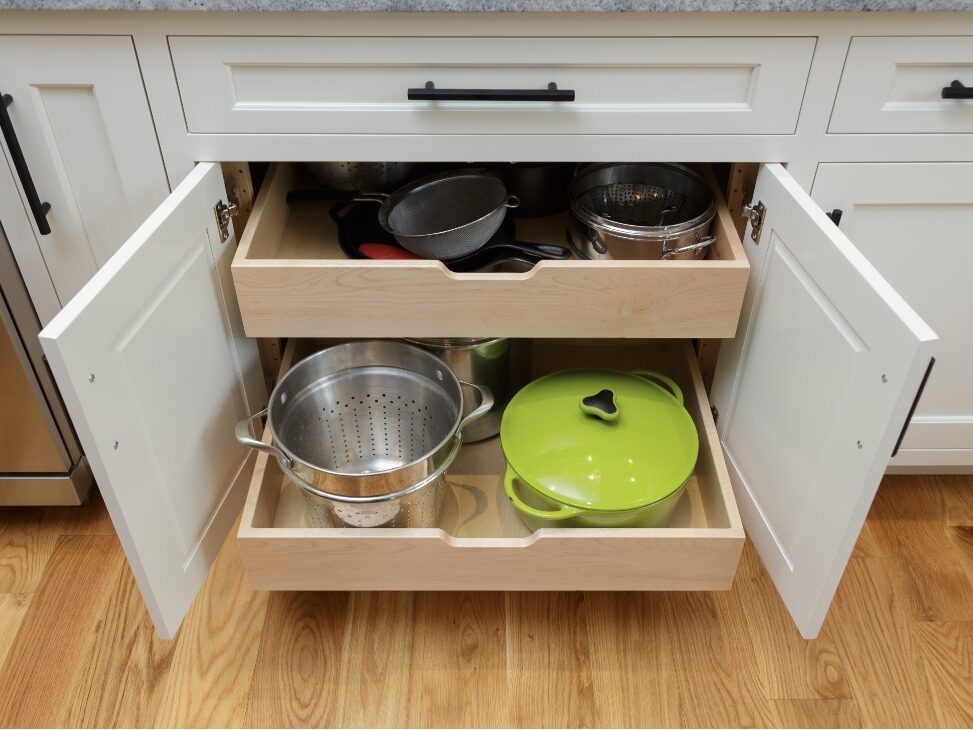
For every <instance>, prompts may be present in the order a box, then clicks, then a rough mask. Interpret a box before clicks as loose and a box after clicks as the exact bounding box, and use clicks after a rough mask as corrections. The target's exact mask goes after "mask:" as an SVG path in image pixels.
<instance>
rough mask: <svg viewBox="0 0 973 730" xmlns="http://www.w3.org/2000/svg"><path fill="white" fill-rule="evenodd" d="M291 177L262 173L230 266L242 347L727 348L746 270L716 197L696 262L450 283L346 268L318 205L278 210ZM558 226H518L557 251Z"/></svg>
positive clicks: (362, 266)
mask: <svg viewBox="0 0 973 730" xmlns="http://www.w3.org/2000/svg"><path fill="white" fill-rule="evenodd" d="M305 174H306V173H305V172H304V170H303V166H301V165H294V164H279V165H274V166H272V167H271V169H270V171H269V172H268V173H267V178H266V179H265V181H264V184H263V187H262V188H261V191H260V194H259V195H258V197H257V200H256V203H255V205H254V210H253V214H252V215H251V217H250V221H249V223H248V224H247V227H246V230H245V231H244V233H243V236H242V237H241V241H240V246H239V249H238V250H237V254H236V256H235V258H234V260H233V281H234V284H235V287H236V294H237V299H238V301H239V304H240V312H241V315H242V317H243V324H244V328H245V330H246V333H247V335H249V336H250V337H399V336H401V335H402V334H403V333H404V332H408V333H409V335H410V336H413V337H454V336H457V335H462V336H463V337H537V336H543V337H667V338H682V337H712V338H723V337H733V336H734V334H735V333H736V327H737V320H738V319H739V316H740V310H741V308H742V306H743V294H744V291H745V290H746V287H747V276H748V275H749V272H750V266H749V264H748V262H747V257H746V254H745V252H744V250H743V245H742V244H741V242H740V237H739V235H738V234H737V232H736V229H735V228H734V225H733V221H732V219H731V217H730V213H729V210H728V209H727V207H726V203H725V202H724V200H723V198H722V196H721V195H720V193H719V191H716V192H715V194H716V197H717V215H716V218H715V220H714V222H713V229H712V233H713V234H714V235H715V236H716V242H715V243H714V244H713V245H712V246H711V247H710V251H709V253H708V255H707V257H706V258H705V259H700V260H690V261H676V260H670V261H621V260H619V261H607V260H603V261H587V260H571V261H542V262H540V263H539V264H537V265H536V266H534V267H533V268H532V269H531V270H530V271H527V272H525V273H470V274H465V273H464V274H457V273H453V272H452V271H450V270H449V269H447V268H446V266H445V265H443V264H442V263H441V262H440V261H433V260H408V261H372V260H367V259H349V258H347V257H346V256H345V254H344V253H342V251H341V248H340V246H339V243H338V234H337V230H336V225H335V223H334V221H333V220H332V218H331V216H330V215H329V212H328V210H329V207H330V206H329V205H328V204H327V203H326V202H315V203H310V204H309V203H299V204H293V205H289V204H288V203H287V193H288V192H289V191H291V190H293V189H294V188H296V187H301V186H307V185H313V184H314V183H313V181H312V180H310V179H308V178H307V177H302V176H303V175H305ZM567 223H568V220H567V216H566V215H560V216H552V217H549V218H536V219H530V220H527V221H518V224H517V237H518V238H520V239H522V240H525V241H529V242H533V243H556V244H564V243H565V238H566V229H567Z"/></svg>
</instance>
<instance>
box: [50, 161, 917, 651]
mask: <svg viewBox="0 0 973 730" xmlns="http://www.w3.org/2000/svg"><path fill="white" fill-rule="evenodd" d="M756 199H759V200H761V201H762V202H763V203H764V204H765V212H764V215H763V219H762V225H761V226H760V228H759V230H758V232H757V233H756V234H753V233H752V228H748V230H747V233H746V235H745V236H744V238H743V241H742V245H743V248H744V250H745V255H746V256H747V258H748V259H749V262H750V267H751V269H752V272H753V273H752V275H751V276H750V277H749V281H748V284H747V291H746V297H745V299H744V302H743V318H742V320H741V324H740V327H739V329H738V336H737V338H736V340H731V341H729V342H728V343H727V344H726V345H725V346H726V347H727V353H726V356H725V357H723V358H721V362H720V372H719V373H718V374H717V382H716V383H715V385H714V402H715V404H716V407H717V410H718V411H719V412H720V415H719V418H718V421H717V424H718V425H719V428H720V430H721V434H720V436H719V437H717V434H716V426H715V425H714V423H713V421H712V416H711V415H710V413H709V403H708V402H707V399H706V394H705V391H704V389H703V388H702V384H701V380H700V377H699V373H698V370H697V369H696V365H695V362H694V361H693V360H692V359H691V358H690V357H688V355H687V353H686V350H685V348H684V347H683V348H682V349H680V344H679V343H678V342H670V343H668V344H667V343H666V342H662V343H659V344H657V345H653V344H652V343H642V344H641V345H640V344H639V343H638V342H636V343H635V344H634V345H632V344H629V345H628V348H629V349H628V350H625V351H624V352H625V353H626V354H624V355H623V354H621V353H622V351H621V350H617V349H615V348H618V347H621V346H623V345H624V343H622V342H618V341H616V342H615V344H614V345H611V348H609V349H605V348H601V347H597V346H596V347H592V346H591V345H592V344H595V345H597V343H592V342H591V341H590V340H589V341H587V345H585V344H584V343H580V344H579V343H575V345H574V347H571V346H570V343H569V345H568V349H567V350H564V351H563V353H562V354H559V352H558V350H557V343H556V342H550V343H548V342H544V343H541V345H540V346H539V347H540V352H541V355H542V356H541V358H540V359H541V362H542V363H544V362H546V363H547V364H546V365H541V366H537V365H536V363H535V367H539V368H540V370H544V369H556V368H557V367H560V363H563V362H569V361H575V362H579V361H584V362H589V363H592V364H600V363H605V364H615V363H619V362H633V361H635V362H643V361H644V362H646V364H647V365H650V364H651V363H653V362H658V363H662V364H663V365H664V366H668V369H669V370H671V371H672V372H673V373H674V374H675V375H676V377H677V379H678V380H680V381H681V383H682V384H683V386H684V387H685V388H686V389H687V391H688V392H690V393H691V397H690V399H689V401H688V403H689V408H690V410H691V412H692V413H693V416H694V419H695V420H696V424H697V428H698V429H699V430H700V432H701V435H702V444H703V445H702V447H701V456H700V460H699V463H698V464H697V472H696V474H695V475H694V480H693V482H694V487H693V488H692V489H687V494H689V495H690V496H689V497H688V498H687V503H686V504H685V505H684V506H683V507H682V511H681V513H679V516H678V517H677V518H676V519H675V520H674V522H673V523H672V524H671V525H670V526H669V527H665V528H652V529H629V530H622V529H614V530H613V529H584V530H570V529H544V530H540V531H538V532H536V533H534V534H533V535H528V534H525V533H523V532H517V531H516V523H514V522H511V520H510V519H509V515H508V516H507V517H505V516H504V514H503V513H502V510H503V509H504V504H505V503H504V501H503V500H502V499H498V498H496V496H495V494H494V498H493V499H490V498H487V499H486V500H485V502H484V505H485V508H486V510H487V513H488V514H487V515H486V518H485V519H481V520H478V521H477V522H476V524H474V525H472V526H471V525H466V527H461V524H460V523H459V522H454V523H452V526H451V523H450V522H449V521H447V522H444V525H443V527H441V528H437V529H399V530H389V529H381V528H379V529H373V530H353V529H321V528H309V527H306V526H304V524H303V520H302V518H301V514H302V511H301V510H300V508H299V506H298V507H297V508H296V509H295V504H294V498H293V497H294V490H293V489H291V490H288V489H287V488H286V485H284V484H283V483H282V480H280V479H279V475H276V476H275V474H274V473H273V465H272V464H269V463H268V462H267V459H266V458H265V457H261V458H259V459H257V460H256V461H257V468H256V469H255V471H254V476H253V482H252V485H251V487H250V497H249V499H248V500H247V506H246V508H245V510H244V515H243V518H242V523H241V529H240V534H239V540H240V545H241V551H242V554H243V557H244V564H245V569H246V571H247V573H248V575H250V577H251V580H252V581H253V583H254V584H255V585H256V586H258V587H261V588H268V589H288V590H293V589H301V588H304V589H317V590H320V589H327V588H333V589H356V588H357V589H380V588H387V589H408V588H414V589H429V588H449V587H458V586H465V587H474V586H482V587H487V588H490V589H495V590H501V589H505V588H509V589H524V588H531V589H539V590H576V589H595V588H599V587H600V588H605V589H628V590H631V589H674V588H686V589H713V588H720V587H726V586H728V585H729V583H730V581H731V580H732V576H733V573H734V572H735V568H736V564H737V561H738V559H739V551H740V548H741V547H742V539H743V533H742V529H741V520H740V517H739V516H738V512H737V506H736V505H737V502H740V503H741V504H742V505H743V507H744V509H743V519H742V526H746V527H747V529H748V530H749V531H750V533H751V535H754V542H755V544H756V546H757V548H758V550H759V551H760V553H761V555H762V556H763V558H764V560H765V561H767V564H768V565H769V566H771V575H772V577H773V578H774V580H775V582H776V583H777V585H778V588H779V589H780V591H781V593H782V595H783V596H784V599H785V601H786V602H787V605H788V607H789V609H790V610H791V612H792V614H793V615H794V617H795V621H796V622H797V625H798V628H799V629H800V630H801V632H802V633H803V634H804V635H805V636H808V637H812V636H814V635H815V634H816V633H817V631H818V629H819V628H820V624H821V621H822V620H823V617H824V614H825V612H826V610H827V606H828V605H829V603H830V601H831V598H832V596H833V593H834V589H835V587H836V585H837V579H838V577H840V575H841V572H842V570H843V568H844V564H845V561H846V560H847V557H848V553H849V552H850V550H851V545H852V544H853V543H854V539H855V537H856V536H857V534H858V531H859V530H860V528H861V524H862V520H863V519H864V511H865V510H866V509H867V506H868V504H869V502H870V501H871V499H872V496H873V495H874V492H875V489H876V487H877V485H878V482H879V480H880V478H881V474H882V472H883V470H884V467H885V463H886V462H887V459H888V454H889V453H890V452H891V450H892V448H893V445H894V443H895V440H896V438H897V436H898V432H899V429H900V427H901V424H902V423H903V422H904V420H905V417H906V414H907V412H908V410H909V407H910V405H911V403H912V401H913V399H914V396H915V392H916V389H917V388H918V386H919V383H920V381H921V379H922V375H923V373H924V371H925V368H926V365H927V363H928V361H929V359H930V357H931V351H932V348H933V344H934V341H935V335H934V334H933V332H932V331H931V330H930V329H929V328H928V327H926V326H925V325H924V324H923V323H922V321H921V320H920V319H919V318H918V317H917V316H916V315H915V314H914V313H913V312H912V310H911V309H910V308H909V307H908V305H907V304H906V303H905V302H904V301H903V300H902V299H901V298H900V297H899V296H898V295H897V294H896V293H895V292H894V291H893V290H892V289H891V287H890V286H889V285H888V284H887V283H886V282H885V281H884V280H883V279H882V278H881V277H880V276H879V275H878V274H877V273H876V272H875V270H874V269H873V268H872V266H871V265H870V264H869V263H868V261H867V260H866V259H865V258H864V257H863V256H862V255H861V254H860V253H859V252H858V251H857V250H856V249H855V248H854V246H852V244H851V243H850V242H849V241H848V240H847V239H846V238H845V236H844V235H843V234H841V233H840V232H839V231H837V230H836V229H835V228H834V227H833V226H832V225H831V223H830V221H829V220H828V219H827V218H826V217H825V215H824V213H823V212H821V210H819V209H818V208H816V207H815V206H814V204H813V203H812V202H811V200H810V198H809V197H808V196H807V194H806V193H804V192H803V191H802V190H801V189H800V187H799V186H798V185H797V184H796V183H795V182H794V181H793V180H792V179H791V178H790V176H789V175H788V174H787V172H786V171H785V170H784V169H783V167H781V166H780V165H776V164H774V165H766V166H763V167H762V168H761V171H760V176H759V178H758V182H757V190H756V193H755V201H754V202H755V203H756ZM225 200H226V194H225V191H224V189H223V184H222V180H221V174H220V169H219V166H218V165H215V164H212V163H203V164H200V165H199V166H197V167H196V168H195V170H194V171H193V172H192V173H191V174H190V175H189V176H188V177H187V179H186V180H184V181H183V182H182V183H181V184H180V185H179V186H178V188H177V189H176V190H175V191H174V192H173V193H172V195H171V196H170V197H169V198H168V199H167V200H166V201H165V203H164V204H163V205H162V207H160V208H159V209H158V210H157V211H156V212H155V213H154V214H153V215H152V216H150V217H149V219H148V220H147V221H146V222H145V223H144V224H143V226H142V227H141V228H140V229H139V230H138V231H137V232H136V234H135V235H134V236H133V237H132V238H131V239H130V240H129V241H128V242H127V243H126V244H125V245H124V246H123V247H122V248H121V249H120V250H119V252H118V253H117V254H116V255H115V256H114V257H113V258H112V259H111V260H110V261H109V262H108V263H107V264H106V266H104V267H103V268H102V269H101V270H100V271H99V272H98V274H96V275H95V277H94V278H93V279H92V280H91V281H90V282H89V284H88V285H86V286H85V287H84V289H83V290H82V291H81V292H80V294H79V295H78V296H77V297H76V298H75V299H74V300H72V301H71V302H70V303H69V304H68V305H67V306H66V307H65V309H64V310H63V311H62V312H61V313H60V314H59V315H58V316H57V317H56V318H55V319H54V321H53V322H51V324H50V325H49V326H48V327H47V328H46V329H45V331H44V332H43V333H42V340H43V343H44V347H45V351H46V352H47V354H48V357H49V359H50V362H51V367H52V369H53V371H54V373H55V376H56V377H57V380H58V383H59V385H60V386H61V388H62V391H63V393H64V397H65V401H66V402H67V404H68V408H69V410H70V412H71V415H72V418H73V419H74V421H75V424H76V427H77V429H78V432H79V435H80V437H81V440H82V443H83V444H84V446H85V449H86V452H87V453H88V455H89V458H90V460H91V464H92V469H93V471H94V473H95V475H96V477H97V479H98V482H99V485H100V486H101V489H102V491H103V493H104V494H105V501H106V504H107V505H108V508H109V511H110V513H111V515H112V519H113V521H114V522H115V524H116V526H117V528H118V531H119V534H120V535H121V537H122V541H123V545H124V547H125V550H126V553H127V555H128V557H129V560H130V562H131V564H132V566H133V569H134V571H135V574H136V578H137V580H138V583H139V587H140V589H141V590H142V592H143V595H144V596H145V597H146V602H147V604H148V606H149V610H150V613H151V615H152V617H153V620H154V621H155V625H156V627H157V629H158V631H159V632H160V634H162V635H165V636H171V635H172V634H174V632H175V631H176V629H177V628H178V626H179V623H180V621H181V620H182V617H183V615H184V614H185V612H186V610H187V608H188V605H189V603H190V602H191V600H192V598H193V596H194V595H195V593H196V591H197V590H198V588H199V585H200V583H201V582H202V579H203V576H204V575H205V572H206V570H207V568H208V567H209V565H210V563H211V562H212V560H213V558H214V557H215V551H216V547H217V546H218V545H219V543H220V541H221V538H222V537H224V536H225V534H226V532H227V531H228V529H229V527H230V525H231V524H232V523H233V521H234V519H235V518H236V516H237V514H238V512H239V510H240V505H241V503H242V502H243V497H244V492H245V488H246V487H245V481H246V474H247V471H248V470H247V464H248V463H249V461H248V456H247V454H246V453H245V451H244V450H243V449H242V448H241V447H240V446H239V444H238V443H237V442H236V440H235V438H234V436H233V428H232V426H233V422H234V421H235V419H237V418H240V417H242V416H243V415H244V414H246V413H251V412H254V411H255V410H256V409H257V408H258V407H259V406H260V405H261V401H262V399H263V398H262V396H264V394H263V393H262V392H261V386H260V383H259V376H258V375H257V373H256V359H255V357H254V353H253V350H254V348H253V345H252V343H251V342H249V341H247V340H245V339H243V338H242V336H241V331H242V330H241V327H242V323H241V321H240V317H239V312H238V310H237V307H236V301H235V298H234V296H233V286H232V284H231V281H230V278H229V276H228V266H229V260H230V257H231V256H232V250H233V248H234V243H235V242H234V238H233V237H232V236H231V237H230V238H229V240H227V241H222V238H223V236H222V235H221V234H220V231H219V226H218V224H217V215H216V213H215V210H214V209H215V207H216V206H217V205H218V204H219V203H220V202H221V201H225ZM259 218H260V216H259V215H258V213H256V212H255V215H254V218H253V219H258V220H259ZM253 219H252V220H253ZM247 235H248V234H247V233H244V236H247ZM739 243H740V242H738V244H739ZM390 263H398V262H390ZM674 263H677V264H678V263H681V262H674ZM279 265H280V266H283V267H286V266H289V265H290V266H300V265H301V264H300V262H290V263H288V262H287V261H286V260H285V261H283V262H281V263H280V264H279ZM322 275H323V276H326V277H327V276H331V277H335V276H339V275H340V274H339V273H337V272H335V271H329V272H324V274H322ZM298 295H299V292H292V293H291V294H290V296H298ZM606 296H607V295H606ZM498 316H503V315H502V313H501V314H500V315H498ZM488 324H489V322H486V324H485V325H484V326H486V325H488ZM449 326H450V327H455V326H457V323H456V322H450V324H449ZM425 331H426V330H424V332H425ZM401 334H402V335H408V334H410V333H409V332H405V331H403V332H402V333H401ZM428 334H434V333H433V332H431V331H429V332H428ZM435 334H438V335H443V336H446V335H455V334H456V332H453V331H451V332H446V331H442V332H436V333H435ZM537 334H538V335H540V336H543V334H544V333H543V332H539V333H537ZM560 334H561V335H567V334H570V333H569V332H565V331H562V332H560ZM552 348H553V349H552ZM544 353H547V354H546V355H544ZM606 353H609V354H606ZM610 353H615V354H610ZM292 356H293V353H292ZM620 358H621V359H620ZM883 375H885V376H886V378H885V380H882V379H881V376H883ZM772 428H773V429H775V431H774V432H771V429H772ZM720 441H722V450H725V451H726V453H727V454H728V455H729V456H730V464H731V466H732V471H731V472H730V474H729V475H728V474H727V468H726V466H727V465H726V464H725V463H724V459H723V454H722V453H721V451H722V450H721V449H720V448H719V447H718V446H717V443H719V442H720ZM473 448H474V449H476V448H479V447H473ZM492 448H493V449H494V451H493V452H489V451H488V452H486V453H484V454H480V455H478V453H477V452H474V451H472V450H471V451H469V452H467V454H466V455H461V457H460V458H461V459H464V456H465V458H466V461H465V464H466V466H464V467H463V471H464V472H465V473H459V475H458V478H459V479H460V481H461V483H462V482H463V480H464V479H465V480H467V481H469V479H470V478H473V477H475V479H474V481H475V485H476V486H478V488H480V489H483V490H486V492H488V493H495V492H496V490H497V488H498V487H499V481H500V471H499V467H498V466H497V465H496V458H497V456H498V452H497V451H496V448H497V446H496V444H495V443H494V444H493V447H492ZM454 471H455V470H454ZM731 480H732V482H733V490H731V488H730V485H729V482H730V481H731ZM457 491H460V490H457ZM734 492H735V494H734ZM802 519H807V520H808V526H807V527H802V526H801V521H802ZM464 530H465V531H464ZM558 555H560V556H565V555H566V556H569V558H570V557H571V556H573V557H574V560H575V561H576V563H575V567H576V568H577V569H575V570H572V569H568V568H570V567H571V560H569V561H568V563H567V565H566V566H562V569H559V570H543V569H542V568H543V566H545V565H546V564H547V562H548V561H549V560H551V559H552V558H556V557H557V556H558ZM417 556H418V557H419V559H420V561H422V560H427V561H429V564H435V565H436V568H437V569H436V571H434V572H435V574H436V575H435V576H434V577H431V576H430V575H428V574H426V573H423V574H422V575H420V574H417V573H416V571H415V568H414V561H415V560H416V559H417ZM674 565H675V566H676V567H678V568H679V570H675V571H674V570H673V567H674ZM626 568H627V569H628V570H626ZM478 578H482V581H479V580H478Z"/></svg>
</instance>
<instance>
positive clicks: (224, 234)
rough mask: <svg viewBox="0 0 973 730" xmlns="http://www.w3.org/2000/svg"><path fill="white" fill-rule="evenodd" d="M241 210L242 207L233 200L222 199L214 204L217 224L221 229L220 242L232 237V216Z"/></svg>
mask: <svg viewBox="0 0 973 730" xmlns="http://www.w3.org/2000/svg"><path fill="white" fill-rule="evenodd" d="M239 210H240V208H239V207H238V206H237V204H236V203H234V202H233V201H230V202H229V203H224V202H223V201H222V200H220V201H219V202H217V203H216V205H214V206H213V212H214V213H215V214H216V226H217V228H219V229H220V243H226V239H228V238H229V237H230V218H232V217H233V216H235V215H236V214H237V212H238V211H239Z"/></svg>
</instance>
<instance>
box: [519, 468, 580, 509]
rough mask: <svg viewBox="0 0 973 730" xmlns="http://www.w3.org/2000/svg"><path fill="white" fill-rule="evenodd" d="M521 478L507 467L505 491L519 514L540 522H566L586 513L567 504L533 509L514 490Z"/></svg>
mask: <svg viewBox="0 0 973 730" xmlns="http://www.w3.org/2000/svg"><path fill="white" fill-rule="evenodd" d="M518 479H519V477H518V476H517V472H515V471H514V470H513V469H511V468H510V466H509V465H508V466H507V472H506V474H504V475H503V489H504V491H505V492H506V493H507V497H508V498H509V499H510V501H511V502H513V504H514V507H516V508H517V510H518V511H519V512H522V513H524V514H525V515H530V516H531V517H536V518H537V519H539V520H553V521H558V520H566V519H568V518H569V517H574V516H575V515H579V514H581V513H582V512H584V510H583V509H581V508H579V507H571V506H570V505H567V504H562V505H561V507H560V509H555V510H546V509H537V508H536V507H531V506H530V505H529V504H527V503H525V502H524V501H523V500H521V498H520V497H519V496H518V495H517V490H516V489H515V488H514V482H515V481H517V480H518Z"/></svg>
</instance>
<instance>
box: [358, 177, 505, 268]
mask: <svg viewBox="0 0 973 730" xmlns="http://www.w3.org/2000/svg"><path fill="white" fill-rule="evenodd" d="M355 200H371V201H374V202H380V203H381V204H382V207H381V208H380V209H379V213H378V222H379V224H381V226H382V228H384V229H385V230H386V231H388V232H389V233H391V234H392V235H393V236H395V240H396V241H398V242H399V244H400V245H401V246H402V248H404V249H406V250H407V251H411V252H412V253H414V254H416V255H417V256H422V257H423V258H427V259H441V260H444V261H448V260H450V259H455V258H459V257H460V256H466V255H467V254H471V253H473V252H474V251H476V250H477V249H479V248H481V247H482V246H484V245H485V244H486V243H487V241H489V240H490V239H491V238H492V237H493V234H494V233H496V232H497V229H499V228H500V225H501V224H502V223H503V219H504V217H505V216H506V215H507V209H508V208H516V207H517V206H518V205H519V204H520V201H519V200H518V198H517V196H516V195H507V188H506V186H505V185H504V183H503V180H501V179H500V177H499V176H497V175H496V174H494V173H492V172H490V171H489V170H480V169H468V170H458V171H453V172H447V173H440V174H438V175H432V176H430V177H425V178H423V179H422V180H418V181H416V182H414V183H410V184H409V185H407V186H405V187H404V188H401V189H399V190H397V191H396V192H394V193H392V195H374V194H364V195H360V196H356V198H355Z"/></svg>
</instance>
